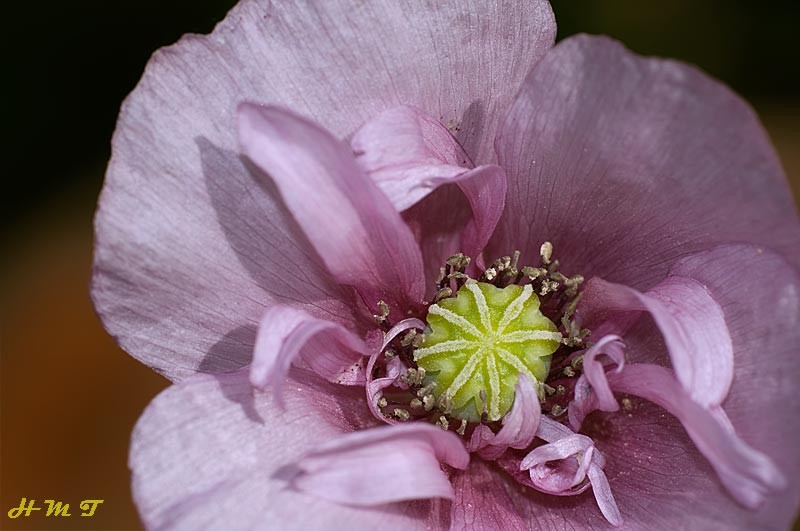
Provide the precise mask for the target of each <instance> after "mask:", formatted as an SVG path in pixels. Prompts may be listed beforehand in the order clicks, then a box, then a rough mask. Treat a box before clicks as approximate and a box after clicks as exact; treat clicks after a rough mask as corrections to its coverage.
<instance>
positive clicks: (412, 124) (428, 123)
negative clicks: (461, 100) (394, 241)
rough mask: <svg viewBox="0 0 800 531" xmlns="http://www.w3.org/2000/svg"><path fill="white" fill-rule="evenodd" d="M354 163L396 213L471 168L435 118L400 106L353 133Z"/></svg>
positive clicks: (447, 132)
mask: <svg viewBox="0 0 800 531" xmlns="http://www.w3.org/2000/svg"><path fill="white" fill-rule="evenodd" d="M350 145H351V146H352V148H353V152H354V153H355V156H356V162H358V165H359V166H360V167H361V168H362V169H363V170H364V172H366V174H367V175H369V176H370V177H371V178H372V180H373V181H375V183H376V184H377V185H378V187H379V188H380V189H381V190H382V191H383V193H384V194H386V197H388V198H389V200H390V201H391V202H392V204H393V205H394V206H395V208H396V209H397V210H398V211H399V212H401V211H403V210H406V209H407V208H409V207H411V206H412V205H414V204H415V203H417V202H418V201H420V200H421V199H422V198H424V197H425V196H426V195H428V194H429V193H430V192H431V191H433V189H434V188H435V186H434V182H433V180H434V179H437V180H439V181H440V182H441V181H447V180H448V179H451V178H453V177H455V176H457V175H459V174H462V173H464V172H466V171H468V170H469V169H470V168H472V166H473V165H472V161H471V160H470V159H469V157H468V156H467V154H466V153H465V152H464V150H463V149H462V148H461V146H460V145H459V144H458V142H456V140H455V138H453V136H452V135H451V134H450V132H449V131H448V130H447V128H445V127H444V126H443V125H442V124H441V123H439V121H438V120H436V119H435V118H433V117H432V116H430V115H428V114H426V113H424V112H422V111H420V110H418V109H415V108H413V107H409V106H405V105H401V106H399V107H394V108H392V109H389V110H387V111H384V112H382V113H381V114H379V115H378V116H376V117H375V118H373V119H372V120H370V121H368V122H367V123H366V124H364V125H363V126H362V127H361V129H359V130H358V131H356V133H355V135H353V138H352V140H351V141H350Z"/></svg>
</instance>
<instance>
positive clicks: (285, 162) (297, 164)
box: [239, 104, 425, 312]
mask: <svg viewBox="0 0 800 531" xmlns="http://www.w3.org/2000/svg"><path fill="white" fill-rule="evenodd" d="M239 141H240V142H241V146H242V151H243V153H244V154H245V155H247V156H248V157H249V158H250V160H252V161H253V162H254V163H255V164H256V165H257V166H258V167H259V168H260V169H261V170H263V171H264V172H266V173H268V174H269V175H270V176H271V177H272V178H273V179H274V180H275V183H276V185H277V186H278V188H279V189H280V192H281V195H282V196H283V199H284V201H285V202H286V204H287V206H288V207H289V209H290V210H291V212H292V214H293V215H294V217H295V219H297V221H298V223H300V226H301V227H302V228H303V231H304V232H305V234H306V236H307V237H308V239H309V240H310V241H311V243H312V244H313V245H314V247H315V248H316V250H317V252H318V253H319V255H320V256H321V257H322V260H323V261H324V262H325V265H326V266H327V267H328V270H329V271H330V272H331V274H332V275H333V276H334V277H335V278H336V280H338V281H339V282H341V283H342V284H347V285H350V286H353V287H354V288H355V289H356V290H357V291H358V292H359V294H360V295H361V297H362V299H363V300H364V303H365V304H367V307H368V308H369V309H374V310H377V308H378V301H381V300H383V301H385V302H387V303H388V304H389V305H390V306H393V307H394V308H395V309H397V310H401V311H403V312H405V310H407V309H409V308H412V307H414V306H415V305H416V304H419V303H420V302H421V301H422V298H423V296H424V290H425V278H424V277H423V273H422V256H421V255H420V251H419V247H418V246H417V243H416V241H415V240H414V237H413V235H412V234H411V231H410V230H409V229H408V227H407V226H406V224H405V223H404V222H403V220H402V219H401V218H400V215H399V214H398V213H397V212H396V211H395V210H394V208H392V205H391V204H390V203H389V200H388V199H387V198H386V196H385V195H383V193H381V191H380V190H379V189H378V188H377V187H376V186H375V184H374V183H373V182H372V181H371V180H370V179H369V178H368V177H367V176H366V175H365V174H364V173H363V171H361V169H360V168H359V167H358V165H357V164H356V162H355V159H354V158H353V155H352V154H351V153H350V151H349V150H348V149H347V148H346V147H345V146H344V145H343V144H342V143H341V142H339V141H338V140H336V139H335V138H333V137H332V136H331V135H330V134H329V133H328V132H327V131H325V130H323V129H322V128H320V127H319V126H317V125H315V124H313V123H311V122H309V121H308V120H305V119H304V118H301V117H300V116H298V115H296V114H294V113H292V112H290V111H288V110H283V109H279V108H276V107H262V106H257V105H252V104H241V105H239Z"/></svg>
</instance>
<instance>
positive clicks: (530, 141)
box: [490, 36, 800, 290]
mask: <svg viewBox="0 0 800 531" xmlns="http://www.w3.org/2000/svg"><path fill="white" fill-rule="evenodd" d="M495 146H496V148H497V151H498V157H499V161H500V165H501V166H503V168H504V169H505V170H506V174H507V177H508V193H507V198H506V209H505V212H504V213H503V217H502V218H501V221H500V223H499V225H498V230H497V233H496V235H495V238H493V240H492V244H491V246H490V250H491V253H490V254H492V255H503V254H508V253H509V252H510V251H511V250H513V249H515V248H520V247H521V250H522V251H523V252H522V259H523V262H528V263H529V262H532V261H535V260H536V259H537V258H538V249H539V245H540V244H541V243H542V242H543V241H547V240H549V241H551V242H552V243H553V245H554V247H555V249H556V252H557V257H558V259H559V260H560V262H561V264H562V269H563V270H564V271H565V272H566V273H568V274H577V273H580V274H582V275H584V276H585V277H586V278H591V277H595V276H599V277H602V278H604V279H607V280H609V281H613V282H619V283H623V284H626V285H628V286H631V287H633V288H636V289H639V290H645V289H647V288H649V287H651V286H653V285H655V284H656V283H657V282H659V281H660V280H661V279H663V278H664V277H665V275H666V273H667V271H668V270H669V268H670V265H671V264H672V263H673V262H675V260H677V259H679V258H680V257H682V256H685V255H686V254H687V253H691V252H694V251H700V250H705V249H709V248H710V247H712V246H714V245H717V244H720V243H725V242H754V243H763V244H765V245H768V246H770V247H773V248H775V249H777V250H779V251H781V252H783V253H786V255H787V256H789V257H790V261H791V262H793V263H794V264H800V223H798V218H797V212H796V208H795V206H794V204H793V200H792V195H791V193H790V190H789V187H788V184H787V182H786V178H785V176H784V173H783V171H782V169H781V165H780V162H779V161H778V158H777V156H776V154H775V151H774V149H773V148H772V146H771V144H770V142H769V139H768V138H767V135H766V134H765V132H764V129H763V128H762V126H761V125H760V124H759V122H758V118H757V117H756V115H755V113H754V112H753V111H752V110H751V109H750V108H749V107H748V105H747V104H746V103H744V102H743V101H742V100H741V99H740V98H739V97H737V96H736V95H735V94H733V93H732V92H731V91H730V90H729V89H728V88H726V87H724V86H723V85H721V84H720V83H718V82H716V81H713V80H711V79H709V78H708V77H707V76H706V75H704V74H703V73H702V72H700V71H699V70H697V69H695V68H693V67H690V66H688V65H685V64H683V63H678V62H675V61H667V60H662V59H651V58H642V57H639V56H637V55H635V54H633V53H631V52H629V51H627V50H625V48H623V46H621V45H620V44H619V43H616V42H614V41H612V40H610V39H608V38H604V37H590V36H577V37H571V38H569V39H565V40H564V41H562V42H560V43H559V44H558V45H557V46H556V47H555V48H553V50H551V52H549V53H548V54H547V55H546V57H545V58H544V59H543V60H542V61H541V62H539V63H538V64H537V65H536V66H535V67H534V68H533V70H532V71H531V73H530V75H529V76H528V78H527V80H526V82H525V84H524V86H523V88H522V89H521V91H520V93H519V96H518V98H517V100H516V101H515V103H514V105H513V107H512V108H511V110H510V112H509V114H508V117H507V119H506V121H505V122H504V124H503V126H502V128H501V130H500V132H499V134H498V138H497V140H496V142H495Z"/></svg>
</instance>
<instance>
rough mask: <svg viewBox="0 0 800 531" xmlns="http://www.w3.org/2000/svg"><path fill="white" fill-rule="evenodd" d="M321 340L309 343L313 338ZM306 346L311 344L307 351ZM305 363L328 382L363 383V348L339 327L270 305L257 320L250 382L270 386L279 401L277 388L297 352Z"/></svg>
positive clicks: (304, 313) (263, 386) (280, 399)
mask: <svg viewBox="0 0 800 531" xmlns="http://www.w3.org/2000/svg"><path fill="white" fill-rule="evenodd" d="M315 339H316V340H319V339H324V340H326V342H325V344H324V345H321V344H320V343H319V342H316V343H315V344H310V342H312V341H313V340H315ZM307 346H313V347H316V348H313V349H312V352H308V349H306V347H307ZM304 349H306V353H305V354H306V355H305V356H303V359H304V361H305V362H306V364H307V365H308V366H309V367H310V368H311V369H313V370H314V372H316V373H317V374H319V375H320V376H322V377H323V378H325V379H326V380H328V381H331V382H336V383H341V384H362V385H363V384H364V383H365V381H366V379H365V377H364V370H363V367H362V365H361V361H362V360H363V357H364V356H365V355H366V352H367V347H366V345H365V344H364V342H363V341H362V340H361V339H360V338H359V337H358V336H357V335H355V334H354V333H353V332H351V331H349V330H347V329H346V328H344V327H343V326H341V325H339V324H336V323H333V322H330V321H326V320H324V319H318V318H316V317H314V316H312V315H310V314H309V313H307V312H305V311H303V310H298V309H296V308H291V307H289V306H280V305H278V306H272V307H271V308H269V309H268V310H267V311H266V312H265V313H264V317H263V318H262V319H261V325H260V326H259V328H258V335H257V336H256V346H255V350H254V351H253V362H252V364H251V366H250V383H251V384H252V385H253V386H255V387H258V388H260V389H265V388H266V387H268V386H272V388H273V391H274V393H275V399H276V402H277V403H278V404H279V405H282V404H283V399H282V395H281V387H282V384H283V381H284V380H285V378H286V375H287V374H288V373H289V368H290V367H291V365H292V363H293V362H294V361H295V359H296V358H297V356H298V354H301V353H303V351H304Z"/></svg>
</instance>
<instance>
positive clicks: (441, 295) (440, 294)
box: [433, 286, 453, 304]
mask: <svg viewBox="0 0 800 531" xmlns="http://www.w3.org/2000/svg"><path fill="white" fill-rule="evenodd" d="M452 295H453V290H452V289H450V288H449V287H446V286H445V287H444V288H442V289H440V290H439V291H437V292H436V295H435V296H434V297H433V304H436V303H437V302H439V301H440V300H442V299H446V298H447V297H450V296H452Z"/></svg>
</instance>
